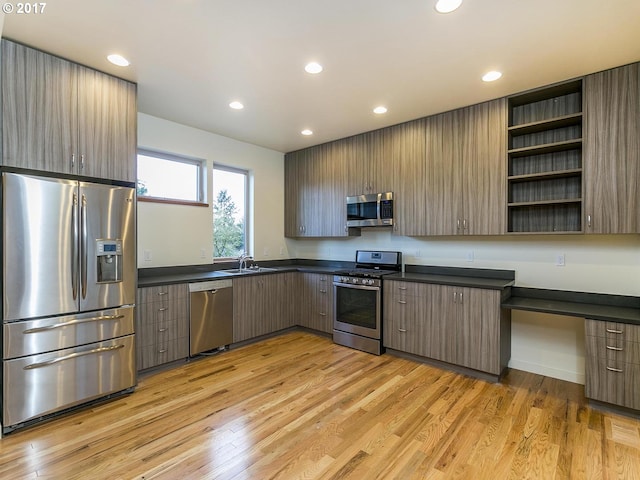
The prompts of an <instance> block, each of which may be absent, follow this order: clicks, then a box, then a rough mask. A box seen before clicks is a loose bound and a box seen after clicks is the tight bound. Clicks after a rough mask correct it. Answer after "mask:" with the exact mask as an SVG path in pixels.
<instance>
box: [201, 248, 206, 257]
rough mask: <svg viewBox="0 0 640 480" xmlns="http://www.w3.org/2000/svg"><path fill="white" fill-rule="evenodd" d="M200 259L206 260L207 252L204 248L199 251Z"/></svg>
mask: <svg viewBox="0 0 640 480" xmlns="http://www.w3.org/2000/svg"><path fill="white" fill-rule="evenodd" d="M200 258H207V251H206V250H205V249H204V248H201V249H200Z"/></svg>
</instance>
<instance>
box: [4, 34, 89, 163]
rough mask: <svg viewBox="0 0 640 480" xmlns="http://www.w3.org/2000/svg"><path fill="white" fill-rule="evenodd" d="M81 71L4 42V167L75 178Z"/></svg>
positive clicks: (26, 48) (55, 59)
mask: <svg viewBox="0 0 640 480" xmlns="http://www.w3.org/2000/svg"><path fill="white" fill-rule="evenodd" d="M77 68H78V67H77V66H76V65H75V64H73V63H71V62H68V61H66V60H62V59H61V58H58V57H54V56H52V55H48V54H46V53H43V52H40V51H38V50H34V49H32V48H29V47H25V46H23V45H19V44H16V43H13V42H11V41H9V40H5V39H3V40H2V164H3V165H6V166H12V167H20V168H28V169H33V170H43V171H48V172H54V173H66V174H70V173H75V167H74V164H73V157H72V156H73V154H74V151H75V141H76V133H77V129H78V118H77V115H76V113H77V83H76V78H77V77H76V71H77Z"/></svg>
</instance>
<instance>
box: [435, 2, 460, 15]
mask: <svg viewBox="0 0 640 480" xmlns="http://www.w3.org/2000/svg"><path fill="white" fill-rule="evenodd" d="M460 5H462V0H438V1H437V2H436V11H437V12H439V13H451V12H453V11H454V10H457V9H458V7H459V6H460Z"/></svg>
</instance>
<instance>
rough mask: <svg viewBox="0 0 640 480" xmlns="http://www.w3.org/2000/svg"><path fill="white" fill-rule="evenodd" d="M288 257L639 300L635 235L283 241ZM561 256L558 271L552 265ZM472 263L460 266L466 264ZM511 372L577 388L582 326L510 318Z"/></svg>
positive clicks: (387, 235)
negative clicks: (360, 262) (389, 265)
mask: <svg viewBox="0 0 640 480" xmlns="http://www.w3.org/2000/svg"><path fill="white" fill-rule="evenodd" d="M287 242H288V245H289V250H290V252H291V254H292V256H294V257H300V258H317V259H333V260H351V261H352V260H353V259H354V256H355V251H356V250H357V249H362V248H367V249H380V250H400V251H402V252H403V254H404V260H405V263H410V264H418V265H441V266H453V267H470V268H494V269H508V270H515V272H516V286H519V287H533V288H549V289H559V290H576V291H586V292H599V293H611V294H621V295H633V296H640V235H562V236H558V235H535V236H534V235H526V236H499V237H498V236H496V237H464V238H461V237H442V238H437V237H436V238H409V237H396V236H394V235H392V234H391V232H390V231H389V230H388V229H384V230H375V229H369V230H365V231H363V233H362V236H361V237H355V238H348V239H338V240H312V239H305V240H287ZM558 254H564V255H565V266H563V267H559V266H556V265H555V261H556V256H557V255H558ZM469 255H471V256H472V257H473V261H471V262H470V261H467V258H468V256H469ZM512 321H513V322H512V347H511V361H510V363H509V365H510V366H511V367H513V368H517V369H520V370H525V371H529V372H533V373H539V374H542V375H547V376H550V377H554V378H560V379H564V380H568V381H572V382H576V383H584V320H583V319H581V318H574V317H565V316H560V315H545V314H540V313H532V312H523V311H513V314H512Z"/></svg>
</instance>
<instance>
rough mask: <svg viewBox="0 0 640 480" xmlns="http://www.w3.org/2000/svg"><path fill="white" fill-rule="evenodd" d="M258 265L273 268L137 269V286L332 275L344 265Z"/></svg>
mask: <svg viewBox="0 0 640 480" xmlns="http://www.w3.org/2000/svg"><path fill="white" fill-rule="evenodd" d="M260 266H264V267H266V266H268V267H269V268H274V269H275V270H274V271H270V272H256V273H251V274H245V273H243V274H239V273H236V274H233V273H232V274H229V273H224V272H222V271H221V270H211V268H212V267H211V266H210V265H208V266H204V267H202V266H194V267H166V268H164V267H163V268H153V269H141V270H138V287H157V286H160V285H172V284H176V283H194V282H205V281H208V280H224V279H230V278H239V277H246V276H256V275H274V274H276V273H283V272H308V273H326V274H329V275H332V274H333V272H335V271H336V270H342V269H344V268H345V267H344V266H340V265H330V266H327V265H318V264H312V265H302V264H297V263H279V264H277V265H273V264H270V265H267V264H266V263H264V262H261V263H260ZM224 268H237V263H236V264H235V265H229V266H225V267H224Z"/></svg>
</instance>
